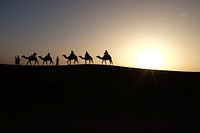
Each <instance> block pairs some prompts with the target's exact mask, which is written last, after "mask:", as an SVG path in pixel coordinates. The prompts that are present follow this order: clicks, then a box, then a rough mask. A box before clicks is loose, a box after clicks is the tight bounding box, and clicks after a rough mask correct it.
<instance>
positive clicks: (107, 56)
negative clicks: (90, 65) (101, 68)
mask: <svg viewBox="0 0 200 133" xmlns="http://www.w3.org/2000/svg"><path fill="white" fill-rule="evenodd" d="M96 57H97V58H99V59H101V60H102V62H101V64H103V62H105V64H106V60H109V61H110V65H111V64H113V62H112V57H111V56H110V55H109V54H108V55H104V56H103V57H100V56H99V55H98V56H96Z"/></svg>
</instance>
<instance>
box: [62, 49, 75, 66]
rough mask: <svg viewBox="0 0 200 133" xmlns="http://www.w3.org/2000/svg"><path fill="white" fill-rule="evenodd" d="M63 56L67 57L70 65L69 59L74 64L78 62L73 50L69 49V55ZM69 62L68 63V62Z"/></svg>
mask: <svg viewBox="0 0 200 133" xmlns="http://www.w3.org/2000/svg"><path fill="white" fill-rule="evenodd" d="M63 57H64V58H66V59H67V64H70V65H71V60H74V64H75V63H76V62H77V63H79V62H78V57H77V56H76V55H75V54H74V52H73V51H71V54H70V55H69V56H66V55H65V54H63ZM69 62H70V63H69Z"/></svg>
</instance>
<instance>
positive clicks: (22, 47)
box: [0, 0, 200, 71]
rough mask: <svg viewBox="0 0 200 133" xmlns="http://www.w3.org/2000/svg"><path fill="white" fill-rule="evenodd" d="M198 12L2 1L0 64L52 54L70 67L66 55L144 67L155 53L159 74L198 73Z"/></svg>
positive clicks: (151, 2) (76, 0)
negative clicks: (145, 55) (143, 59)
mask: <svg viewBox="0 0 200 133" xmlns="http://www.w3.org/2000/svg"><path fill="white" fill-rule="evenodd" d="M199 7H200V1H197V0H167V1H164V0H110V1H107V0H66V1H63V0H43V1H40V0H34V1H24V0H18V1H12V0H8V1H7V0H3V1H1V3H0V18H1V19H0V47H1V48H0V63H1V64H14V57H15V56H16V55H19V56H21V55H27V56H29V55H31V54H32V53H33V52H36V53H37V54H38V55H41V56H45V55H46V54H47V53H48V52H50V53H51V55H52V57H53V59H54V61H55V59H56V56H59V57H60V64H61V65H66V60H65V59H64V58H63V57H62V55H63V54H66V55H69V54H70V51H71V50H74V52H75V54H76V55H77V56H79V55H82V56H84V54H85V51H88V52H89V53H90V55H91V56H92V57H93V58H94V62H95V64H100V63H101V61H100V60H99V59H97V58H96V56H97V55H100V56H102V55H103V53H104V51H105V50H108V52H109V53H110V55H111V56H112V58H113V62H114V65H118V66H126V67H141V66H140V65H139V64H138V56H139V55H140V54H141V53H142V52H144V51H146V50H149V49H153V50H155V51H158V53H160V56H162V60H163V62H162V65H161V66H160V67H159V68H156V69H161V70H177V71H200V52H199V51H200V39H199V35H200V25H199V24H200V9H199ZM39 61H40V64H41V63H42V61H41V60H39ZM79 61H80V63H81V64H82V63H84V61H83V60H81V59H79ZM21 63H22V64H26V60H24V59H22V61H21Z"/></svg>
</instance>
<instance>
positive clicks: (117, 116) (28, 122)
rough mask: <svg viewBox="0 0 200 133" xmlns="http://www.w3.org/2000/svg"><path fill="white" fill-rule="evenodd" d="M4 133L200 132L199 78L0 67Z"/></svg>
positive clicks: (111, 69) (96, 68)
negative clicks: (199, 124)
mask: <svg viewBox="0 0 200 133" xmlns="http://www.w3.org/2000/svg"><path fill="white" fill-rule="evenodd" d="M0 73H1V75H0V76H1V82H0V97H1V101H0V103H1V107H2V108H1V115H0V117H1V122H3V123H4V124H3V130H5V131H11V132H12V131H24V132H25V131H28V132H36V131H39V132H40V131H41V132H79V131H80V132H82V131H87V132H139V133H140V132H154V133H156V132H163V133H164V132H166V133H167V132H191V131H194V132H197V131H199V130H198V123H196V120H199V102H200V97H199V94H200V90H199V88H200V84H199V81H200V73H198V72H176V71H159V70H145V69H136V68H126V67H117V66H106V65H70V66H14V65H0Z"/></svg>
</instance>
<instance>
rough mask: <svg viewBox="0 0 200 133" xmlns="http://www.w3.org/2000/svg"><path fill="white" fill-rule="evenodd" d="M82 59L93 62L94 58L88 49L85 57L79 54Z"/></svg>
mask: <svg viewBox="0 0 200 133" xmlns="http://www.w3.org/2000/svg"><path fill="white" fill-rule="evenodd" d="M79 57H80V58H81V59H83V60H85V64H87V61H89V64H90V63H93V58H92V57H91V56H90V55H89V54H88V52H87V51H86V53H85V57H82V56H79Z"/></svg>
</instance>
